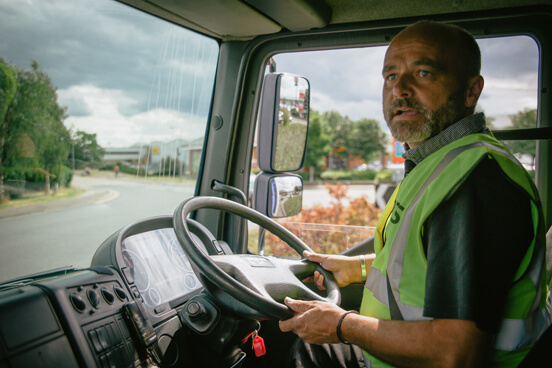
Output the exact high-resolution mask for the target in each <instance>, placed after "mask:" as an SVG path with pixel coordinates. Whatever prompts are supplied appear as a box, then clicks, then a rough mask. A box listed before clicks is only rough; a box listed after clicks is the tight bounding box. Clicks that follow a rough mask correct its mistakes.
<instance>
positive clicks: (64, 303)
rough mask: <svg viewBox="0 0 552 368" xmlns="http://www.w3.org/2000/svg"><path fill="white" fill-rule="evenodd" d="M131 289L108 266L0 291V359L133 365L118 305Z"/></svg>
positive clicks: (131, 347)
mask: <svg viewBox="0 0 552 368" xmlns="http://www.w3.org/2000/svg"><path fill="white" fill-rule="evenodd" d="M129 300H130V293H129V292H128V290H127V289H126V287H125V286H124V284H123V282H122V280H121V278H120V276H119V275H118V274H117V273H116V272H113V270H110V269H108V268H97V269H95V270H94V269H89V270H81V271H75V272H71V273H69V274H67V275H64V276H57V277H53V278H44V279H41V280H37V281H35V282H32V283H31V284H29V285H26V286H23V287H18V288H13V289H9V290H5V291H2V292H0V332H1V335H2V342H3V343H2V344H1V345H2V349H1V351H2V353H0V362H4V363H5V364H7V365H8V366H12V367H38V366H52V367H54V366H55V367H75V366H79V365H80V366H87V367H94V366H98V367H108V366H117V367H133V366H134V365H135V362H136V361H137V360H138V355H137V353H136V350H135V349H134V344H133V342H132V340H131V338H130V334H129V331H128V329H127V327H126V325H125V323H124V321H123V320H122V315H121V309H122V306H123V305H124V303H126V302H128V301H129ZM45 364H46V365H45Z"/></svg>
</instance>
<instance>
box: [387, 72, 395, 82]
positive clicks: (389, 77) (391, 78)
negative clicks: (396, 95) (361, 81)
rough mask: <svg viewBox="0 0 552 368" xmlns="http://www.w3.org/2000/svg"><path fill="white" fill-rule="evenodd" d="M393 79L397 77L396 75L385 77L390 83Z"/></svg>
mask: <svg viewBox="0 0 552 368" xmlns="http://www.w3.org/2000/svg"><path fill="white" fill-rule="evenodd" d="M395 78H397V75H396V74H389V75H388V76H387V77H386V79H387V80H390V81H392V80H395Z"/></svg>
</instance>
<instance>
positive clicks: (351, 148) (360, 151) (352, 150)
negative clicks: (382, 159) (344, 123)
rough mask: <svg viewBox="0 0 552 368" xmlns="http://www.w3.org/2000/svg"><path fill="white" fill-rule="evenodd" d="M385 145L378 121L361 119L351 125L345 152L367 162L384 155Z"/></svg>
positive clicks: (385, 141)
mask: <svg viewBox="0 0 552 368" xmlns="http://www.w3.org/2000/svg"><path fill="white" fill-rule="evenodd" d="M387 143H388V141H387V136H386V135H385V133H384V132H383V130H381V128H380V125H379V123H378V121H377V120H374V119H366V118H363V119H360V120H359V121H355V122H353V124H352V127H351V133H350V135H349V137H348V139H347V151H348V153H349V154H351V155H355V156H357V157H360V158H362V159H363V160H364V161H366V162H368V161H371V160H372V159H374V157H375V156H376V155H380V156H381V155H383V154H385V146H386V144H387Z"/></svg>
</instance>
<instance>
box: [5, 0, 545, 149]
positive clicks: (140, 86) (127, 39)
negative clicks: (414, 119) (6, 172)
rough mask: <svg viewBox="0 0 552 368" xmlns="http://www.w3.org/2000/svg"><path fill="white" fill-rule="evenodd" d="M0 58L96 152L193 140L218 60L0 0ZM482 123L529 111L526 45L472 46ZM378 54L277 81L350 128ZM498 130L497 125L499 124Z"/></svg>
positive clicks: (138, 29)
mask: <svg viewBox="0 0 552 368" xmlns="http://www.w3.org/2000/svg"><path fill="white" fill-rule="evenodd" d="M0 34H1V35H2V36H1V38H2V42H0V57H2V58H3V59H4V60H6V61H8V62H10V63H12V64H14V65H18V66H20V67H24V68H28V66H29V64H30V60H31V59H34V60H36V61H38V63H39V64H40V65H41V67H42V68H43V70H44V71H45V72H46V73H47V74H48V75H49V76H50V77H51V78H52V81H53V83H54V84H55V85H56V86H57V88H58V97H59V103H60V104H61V105H62V106H66V107H67V108H68V118H67V120H66V125H67V126H68V127H70V128H74V129H79V130H85V131H87V132H91V133H97V134H98V141H99V142H100V144H101V145H103V146H105V147H109V146H128V145H132V144H135V143H138V142H149V141H153V140H161V141H168V140H171V139H174V138H183V139H194V138H197V137H200V136H202V135H203V133H204V130H205V121H206V117H207V114H208V108H209V103H210V95H211V89H212V83H213V80H212V76H213V74H214V71H215V67H216V59H217V56H218V50H217V45H216V43H215V42H213V41H212V40H208V39H204V38H202V37H199V36H197V35H196V34H194V33H191V32H188V31H185V30H183V29H181V28H178V27H176V26H173V25H170V24H168V23H165V22H162V21H160V20H158V19H155V18H153V17H151V16H147V15H144V14H142V13H140V12H138V11H135V10H134V9H131V8H128V7H126V6H124V5H121V4H118V3H116V2H113V1H109V0H93V1H92V0H17V1H13V0H0ZM480 45H481V47H482V53H483V75H484V77H485V81H486V83H485V89H484V93H483V95H482V97H481V100H480V105H481V107H482V108H483V110H484V111H485V112H486V114H487V115H489V116H503V117H505V116H507V115H508V114H513V113H516V112H517V111H520V110H522V109H523V108H526V107H530V108H535V107H536V90H537V58H538V50H537V46H536V44H535V42H534V41H533V40H532V39H530V38H528V37H520V38H516V39H494V40H482V41H480ZM384 53H385V48H384V47H378V48H364V49H355V50H340V51H339V52H328V51H326V52H313V53H301V54H286V55H279V56H277V58H276V61H277V67H278V71H285V72H290V73H295V74H300V75H303V76H305V77H307V78H308V79H309V81H310V83H311V106H312V108H314V109H316V110H318V111H326V110H337V111H339V112H340V113H341V114H342V115H348V116H349V117H350V118H351V119H354V120H356V119H360V118H362V117H367V118H374V119H377V120H379V121H380V122H381V123H382V126H384V125H385V124H384V123H383V116H382V113H381V85H382V77H381V65H382V61H383V55H384ZM506 120H507V119H506Z"/></svg>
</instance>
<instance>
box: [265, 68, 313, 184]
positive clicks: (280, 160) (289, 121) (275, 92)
mask: <svg viewBox="0 0 552 368" xmlns="http://www.w3.org/2000/svg"><path fill="white" fill-rule="evenodd" d="M309 98H310V86H309V82H308V80H307V79H305V78H303V77H299V76H296V75H292V74H286V73H278V74H275V73H270V74H267V75H266V77H265V81H264V85H263V95H262V100H261V113H260V120H259V132H258V134H259V135H258V139H257V157H258V158H257V160H258V164H259V168H260V169H261V170H262V171H265V172H273V173H279V172H288V171H297V170H299V169H301V168H302V167H303V162H304V160H305V151H306V146H307V132H308V124H309Z"/></svg>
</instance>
